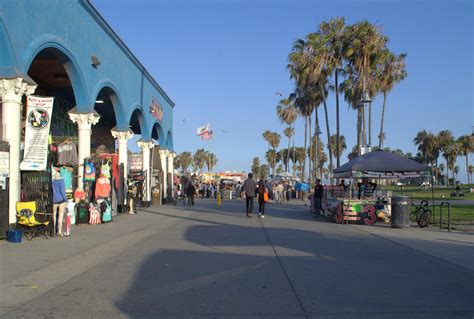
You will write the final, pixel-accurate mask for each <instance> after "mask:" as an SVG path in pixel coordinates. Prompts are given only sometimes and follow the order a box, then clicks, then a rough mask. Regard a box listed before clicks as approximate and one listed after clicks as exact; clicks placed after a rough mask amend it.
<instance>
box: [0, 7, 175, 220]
mask: <svg viewBox="0 0 474 319" xmlns="http://www.w3.org/2000/svg"><path fill="white" fill-rule="evenodd" d="M26 95H39V96H52V97H55V103H54V107H53V116H52V122H51V132H52V134H53V138H55V139H56V140H58V141H60V140H61V139H62V138H63V139H64V138H71V137H72V138H77V144H78V157H79V163H81V160H82V159H84V158H86V157H89V156H90V154H91V151H92V152H94V150H95V148H96V147H97V146H99V145H105V146H106V147H107V148H108V149H112V150H114V151H115V148H116V145H118V154H119V162H120V163H124V164H125V167H127V158H128V149H127V147H128V143H127V141H128V140H129V139H130V138H131V137H132V136H133V135H134V134H140V135H141V139H140V140H139V141H138V144H139V146H140V148H141V149H142V154H143V164H144V170H149V168H150V149H152V148H154V146H155V145H159V148H160V159H161V164H162V165H161V166H162V167H163V168H164V170H165V174H164V176H163V179H164V185H167V184H168V183H167V182H166V179H167V178H168V180H170V179H171V178H170V175H169V174H167V173H171V174H172V172H173V157H174V153H173V108H174V103H173V101H172V100H171V99H170V97H169V96H168V95H167V94H166V93H165V91H164V90H163V89H162V88H161V87H160V85H159V84H158V83H157V82H156V80H155V79H154V78H153V77H152V76H151V75H150V74H149V72H148V71H147V70H146V69H145V68H144V66H143V65H142V64H141V63H140V61H138V59H137V58H136V57H135V56H134V55H133V53H132V52H131V51H130V49H129V48H128V47H127V46H126V45H125V43H123V42H122V40H121V39H120V38H119V37H118V36H117V34H116V33H115V32H114V31H113V30H112V28H111V27H110V26H109V25H108V24H107V22H106V21H105V20H104V19H103V18H102V17H101V15H100V14H99V13H98V12H97V10H96V9H95V8H94V7H93V6H92V4H91V3H90V2H89V1H88V0H74V1H72V0H71V1H64V0H35V1H28V0H3V1H1V2H0V98H1V101H2V102H1V106H0V107H1V118H0V122H1V124H2V126H1V134H0V140H4V141H7V142H8V143H9V145H10V155H9V156H10V159H9V166H10V167H9V178H10V180H9V185H10V187H9V191H10V194H9V205H10V209H9V211H10V223H12V222H14V220H15V215H14V212H15V209H14V207H15V203H16V201H18V200H19V192H20V172H19V161H20V147H21V142H22V136H21V130H22V127H24V120H23V119H22V116H24V110H23V108H22V105H23V104H24V101H25V96H26ZM116 142H117V143H116ZM78 173H79V178H78V186H79V187H82V170H80V169H79V170H78ZM149 175H150V174H147V176H149ZM147 183H148V184H147V185H148V186H149V185H150V184H149V183H150V181H149V180H148V181H147ZM147 189H148V194H147V200H150V187H147ZM166 189H167V187H163V191H164V192H166Z"/></svg>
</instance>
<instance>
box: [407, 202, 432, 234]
mask: <svg viewBox="0 0 474 319" xmlns="http://www.w3.org/2000/svg"><path fill="white" fill-rule="evenodd" d="M411 206H414V207H416V208H415V209H414V210H412V212H411V213H410V221H411V222H413V223H414V222H416V223H417V224H418V226H420V228H424V227H426V226H428V225H429V223H430V220H431V210H430V209H429V204H428V201H427V200H425V199H424V200H422V201H421V203H420V205H418V206H416V205H415V204H414V203H413V202H411Z"/></svg>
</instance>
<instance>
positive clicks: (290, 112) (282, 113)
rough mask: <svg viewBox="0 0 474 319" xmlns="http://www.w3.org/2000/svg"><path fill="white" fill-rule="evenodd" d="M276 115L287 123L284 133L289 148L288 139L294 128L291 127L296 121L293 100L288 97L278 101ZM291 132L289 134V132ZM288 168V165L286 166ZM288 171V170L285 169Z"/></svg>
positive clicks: (289, 139)
mask: <svg viewBox="0 0 474 319" xmlns="http://www.w3.org/2000/svg"><path fill="white" fill-rule="evenodd" d="M276 110H277V115H278V118H279V119H280V121H281V122H282V123H286V124H287V125H289V127H288V128H287V129H289V130H288V131H287V129H285V132H287V133H288V134H285V135H286V136H287V137H288V149H289V148H290V145H291V144H290V141H291V136H293V135H294V129H292V125H293V123H294V122H295V121H296V117H297V113H296V109H295V107H294V105H293V102H292V101H291V100H290V99H283V100H281V101H280V104H279V105H278V106H277V109H276ZM290 133H291V134H290ZM286 161H287V162H289V158H287V159H286ZM287 169H288V167H287ZM286 172H287V173H288V171H286Z"/></svg>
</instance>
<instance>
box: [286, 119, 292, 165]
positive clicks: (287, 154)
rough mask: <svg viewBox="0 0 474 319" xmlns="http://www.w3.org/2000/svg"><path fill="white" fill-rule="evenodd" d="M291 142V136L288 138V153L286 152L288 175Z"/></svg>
mask: <svg viewBox="0 0 474 319" xmlns="http://www.w3.org/2000/svg"><path fill="white" fill-rule="evenodd" d="M290 130H291V125H290ZM290 140H291V135H289V136H288V152H286V163H287V165H286V167H285V170H286V173H288V166H290V165H289V164H290V145H291V144H290Z"/></svg>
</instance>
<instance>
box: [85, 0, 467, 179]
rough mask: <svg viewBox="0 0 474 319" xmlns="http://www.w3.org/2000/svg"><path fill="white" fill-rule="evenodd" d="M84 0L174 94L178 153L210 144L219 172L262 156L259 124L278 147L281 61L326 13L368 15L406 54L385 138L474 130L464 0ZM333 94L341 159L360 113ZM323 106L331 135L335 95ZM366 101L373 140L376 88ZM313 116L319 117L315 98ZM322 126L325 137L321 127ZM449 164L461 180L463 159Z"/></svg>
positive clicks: (288, 86)
mask: <svg viewBox="0 0 474 319" xmlns="http://www.w3.org/2000/svg"><path fill="white" fill-rule="evenodd" d="M91 2H92V4H93V5H94V6H95V7H96V9H97V10H98V11H99V12H100V14H101V15H102V16H103V17H104V18H105V20H106V21H107V22H108V23H109V24H110V25H111V26H112V28H113V29H114V30H115V32H116V33H117V34H118V35H119V36H120V37H121V38H122V40H123V41H124V42H125V43H126V45H127V46H128V47H129V48H130V49H131V51H132V52H133V53H134V55H135V56H136V57H137V58H138V59H139V60H140V62H141V63H142V64H143V65H144V66H145V67H146V68H147V70H148V72H149V73H150V74H151V75H152V76H153V77H154V78H155V79H156V81H157V82H158V83H159V84H160V86H161V87H162V88H163V89H164V90H165V92H166V93H167V94H168V95H169V96H170V97H171V99H172V100H173V101H174V102H175V104H176V106H175V108H174V114H173V116H174V128H173V133H174V148H175V151H176V152H177V153H180V152H183V151H191V152H194V151H195V150H196V149H198V148H204V149H206V150H209V151H211V152H213V153H215V154H216V155H217V158H218V164H217V167H216V170H217V171H223V170H237V171H248V170H249V169H250V166H251V163H252V159H253V158H254V157H259V158H260V161H261V162H262V163H263V162H265V152H266V150H267V144H266V142H265V141H264V140H263V138H262V133H263V132H264V131H265V130H267V129H268V130H271V131H277V132H279V133H280V134H281V135H282V141H281V145H280V147H286V145H287V139H286V138H285V137H284V135H283V133H282V131H283V129H284V128H285V126H284V125H283V124H281V123H280V121H279V120H278V118H277V116H276V111H275V108H276V106H277V105H278V102H279V100H280V99H281V97H280V96H279V95H278V94H277V92H279V93H281V94H282V95H283V96H284V97H286V96H288V94H290V93H291V92H292V91H293V89H294V84H293V82H292V81H291V79H290V78H289V73H288V71H287V69H286V65H287V58H288V54H289V53H290V52H291V49H292V44H293V42H294V41H295V40H296V39H298V38H304V37H305V35H307V34H308V33H310V32H314V31H316V30H317V27H318V25H319V24H320V23H321V22H322V21H328V20H329V19H331V18H334V17H344V18H345V19H346V24H352V23H355V22H358V21H361V20H368V21H369V22H371V23H374V24H376V25H377V26H378V27H379V28H380V30H382V32H383V34H384V35H386V36H388V37H389V39H390V40H389V44H388V47H389V48H390V49H391V50H392V51H393V52H394V53H396V54H400V53H406V54H407V59H406V68H407V73H408V76H407V78H406V79H405V80H404V81H403V82H401V83H400V84H398V85H397V86H396V87H395V88H394V89H393V91H392V92H391V93H390V94H389V95H388V99H387V110H386V115H385V124H384V131H385V134H386V141H385V142H384V146H386V147H390V148H399V149H402V150H403V151H404V152H412V153H413V154H415V153H416V147H415V145H414V144H413V138H414V137H415V136H416V133H417V132H418V131H420V130H422V129H426V130H427V131H431V132H433V133H438V132H439V131H441V130H444V129H448V130H450V131H451V132H452V133H453V135H454V136H455V137H459V136H461V135H466V134H468V135H470V134H471V133H472V132H473V125H474V107H473V89H474V86H473V71H474V69H473V68H474V64H473V62H474V61H473V59H474V55H473V42H474V40H473V39H474V37H473V28H474V26H473V20H474V19H473V1H471V0H446V1H440V0H401V1H391V0H387V1H375V0H353V1H350V0H348V1H342V0H332V1H329V0H327V1H300V0H293V1H292V0H274V1H270V0H253V1H252V0H222V1H218V0H175V1H172V0H156V1H155V0H134V1H132V0H91ZM340 100H341V101H342V103H341V107H340V110H341V112H340V114H341V115H340V116H341V122H340V123H341V134H342V135H344V136H345V138H346V143H347V145H348V150H346V152H344V154H343V156H342V158H341V164H342V163H344V162H346V161H347V153H348V151H350V149H352V146H353V145H355V144H356V112H355V111H353V110H351V109H349V107H348V104H347V103H346V102H344V100H343V98H342V97H341V98H340ZM328 108H329V112H328V113H329V122H330V129H331V134H334V133H335V127H336V118H335V97H334V94H331V95H330V96H329V97H328ZM372 108H373V112H372V113H373V114H372V121H373V126H372V140H373V144H376V141H377V138H376V136H377V135H378V131H379V127H380V115H381V109H382V98H381V97H377V98H375V100H374V101H373V107H372ZM319 116H320V119H323V118H324V113H323V109H322V108H321V109H320V110H319ZM206 123H210V124H211V127H212V129H213V131H214V139H213V140H212V141H201V140H200V139H199V137H197V136H196V133H195V132H196V128H197V127H198V126H201V125H204V124H206ZM295 130H296V138H295V145H296V146H302V145H303V136H304V122H303V120H302V119H299V120H298V121H297V123H296V127H295ZM321 130H322V131H323V134H322V135H321V137H322V138H323V140H325V141H327V135H326V127H325V126H324V125H323V126H322V127H321ZM374 141H375V142H374ZM472 158H474V156H473V155H471V159H470V164H471V165H472V164H473V163H474V162H473V159H472ZM440 161H444V159H442V158H440ZM457 165H459V167H460V168H461V173H460V179H461V180H463V181H465V180H466V168H465V166H466V164H465V158H464V157H462V158H459V159H458V163H457Z"/></svg>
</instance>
